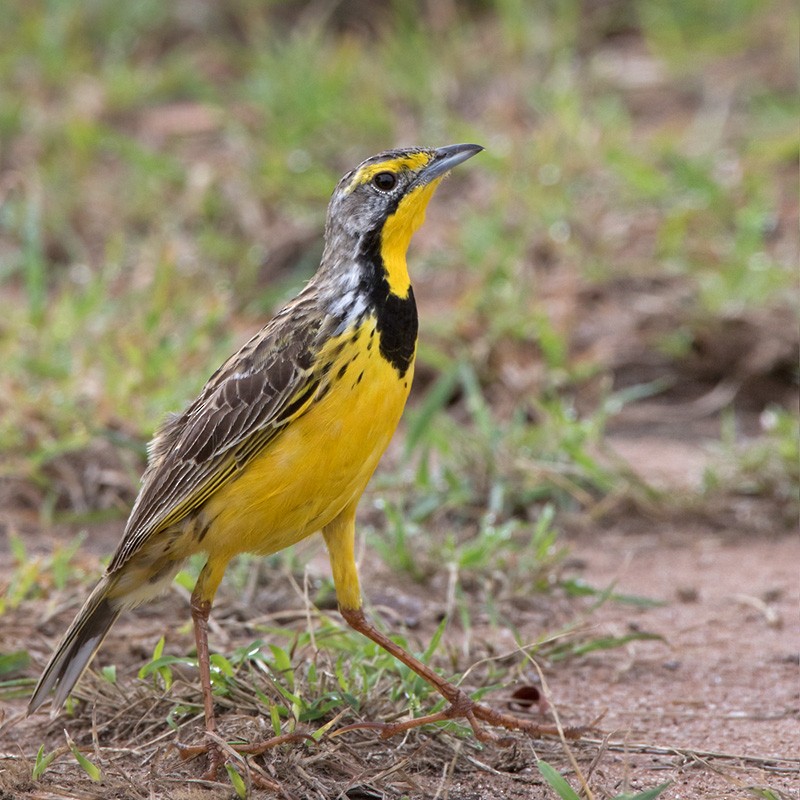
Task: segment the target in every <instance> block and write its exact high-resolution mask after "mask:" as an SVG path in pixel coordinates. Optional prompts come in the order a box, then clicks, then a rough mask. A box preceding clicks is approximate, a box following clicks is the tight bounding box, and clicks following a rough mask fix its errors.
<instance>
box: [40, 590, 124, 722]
mask: <svg viewBox="0 0 800 800" xmlns="http://www.w3.org/2000/svg"><path fill="white" fill-rule="evenodd" d="M114 583H115V582H114V579H113V578H109V577H108V576H106V577H104V578H103V579H102V580H101V581H100V583H98V584H97V586H96V587H95V590H94V591H93V592H92V593H91V594H90V595H89V599H88V600H87V601H86V602H85V603H84V605H83V608H82V609H81V610H80V612H79V613H78V615H77V616H76V617H75V619H74V620H73V622H72V625H70V626H69V629H68V630H67V632H66V633H65V634H64V638H63V639H62V640H61V642H60V643H59V645H58V647H57V648H56V651H55V653H53V655H52V657H51V658H50V661H49V663H48V664H47V666H46V667H45V670H44V672H43V673H42V677H41V678H39V683H38V684H36V689H35V690H34V692H33V696H32V697H31V700H30V703H28V714H32V713H33V712H34V711H36V709H37V708H39V706H41V705H42V703H44V701H45V700H46V699H47V697H48V695H49V694H50V692H51V691H52V690H54V689H55V697H54V698H53V706H52V707H53V710H54V711H55V710H57V709H59V708H61V706H62V705H64V702H65V700H66V699H67V696H68V695H69V693H70V692H71V691H72V687H73V686H75V684H76V683H77V682H78V679H79V678H80V677H81V675H83V671H84V670H85V669H86V667H87V666H88V664H89V662H90V661H91V660H92V656H93V655H94V654H95V652H96V651H97V648H98V647H100V644H101V642H102V641H103V639H105V637H106V634H107V633H108V630H109V628H110V627H111V626H112V625H113V624H114V620H116V618H117V617H118V616H119V615H120V612H121V611H122V610H123V609H124V608H125V604H124V603H120V602H119V601H118V600H117V601H115V600H113V599H111V597H110V594H111V592H112V590H113V588H114Z"/></svg>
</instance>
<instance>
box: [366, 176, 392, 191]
mask: <svg viewBox="0 0 800 800" xmlns="http://www.w3.org/2000/svg"><path fill="white" fill-rule="evenodd" d="M372 185H373V186H374V187H375V188H376V189H380V190H381V191H382V192H389V191H391V190H392V189H394V187H395V186H396V185H397V175H395V174H394V173H393V172H379V173H378V174H377V175H375V177H373V179H372Z"/></svg>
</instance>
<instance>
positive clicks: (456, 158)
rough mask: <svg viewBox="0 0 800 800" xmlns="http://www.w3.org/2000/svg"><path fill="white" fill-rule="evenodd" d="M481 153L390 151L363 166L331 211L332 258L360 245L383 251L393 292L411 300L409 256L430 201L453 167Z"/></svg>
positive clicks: (463, 147) (456, 147)
mask: <svg viewBox="0 0 800 800" xmlns="http://www.w3.org/2000/svg"><path fill="white" fill-rule="evenodd" d="M481 150H483V148H482V147H481V146H480V145H477V144H453V145H449V146H447V147H439V148H436V149H429V148H409V149H403V150H387V151H385V152H383V153H378V155H375V156H372V157H371V158H368V159H367V160H366V161H364V162H362V163H361V164H359V165H358V166H357V167H356V168H355V169H354V170H352V171H350V172H348V173H347V174H346V175H345V176H344V177H343V178H342V179H341V180H340V181H339V184H338V185H337V187H336V189H335V191H334V193H333V197H332V198H331V202H330V205H329V206H328V220H327V223H326V227H325V233H326V243H327V246H326V255H328V256H329V257H334V256H335V255H336V254H337V253H341V251H342V249H345V248H346V249H349V250H351V251H352V248H353V247H354V246H355V247H357V248H359V249H361V251H362V252H364V251H365V249H366V248H371V249H372V250H373V251H376V250H377V252H379V253H380V255H381V258H382V261H383V266H384V268H385V270H386V273H387V277H388V280H389V285H390V287H391V291H392V292H394V293H395V294H398V295H400V296H405V295H406V294H407V293H408V287H409V285H410V284H409V280H408V274H407V271H406V267H405V255H406V251H407V250H408V245H409V243H410V242H411V237H412V236H413V235H414V232H415V231H416V230H417V229H418V228H419V226H420V225H422V223H423V221H424V219H425V209H426V208H427V205H428V201H429V200H430V199H431V197H432V196H433V193H434V191H435V190H436V187H437V186H438V185H439V183H440V182H441V181H442V179H443V178H444V176H445V175H446V174H447V173H448V172H449V171H450V170H451V169H452V168H453V167H455V166H457V165H458V164H460V163H462V162H463V161H466V160H467V159H468V158H471V157H472V156H474V155H475V154H476V153H479V152H480V151H481ZM323 261H325V259H323Z"/></svg>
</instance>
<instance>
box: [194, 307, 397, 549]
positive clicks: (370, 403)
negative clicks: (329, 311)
mask: <svg viewBox="0 0 800 800" xmlns="http://www.w3.org/2000/svg"><path fill="white" fill-rule="evenodd" d="M374 330H375V320H374V318H370V319H368V320H367V322H366V323H364V324H363V325H362V326H361V328H360V329H359V330H358V331H357V333H356V334H354V332H353V331H352V330H351V331H349V332H346V333H345V334H343V335H342V336H341V337H337V338H336V339H334V340H331V341H330V342H329V343H328V344H327V345H326V348H325V350H324V351H323V352H322V353H321V354H320V357H321V358H323V359H324V358H325V357H326V354H327V353H330V352H335V351H336V350H337V349H338V347H339V346H340V345H341V344H342V342H345V343H346V344H345V346H344V347H343V348H342V350H341V353H339V355H338V356H337V357H336V360H335V362H334V364H333V366H332V368H331V370H330V372H329V374H330V375H331V376H332V379H333V380H332V382H331V386H330V389H329V390H328V391H327V393H325V395H324V396H323V397H321V398H320V399H319V400H318V401H316V402H315V403H314V404H313V405H312V406H311V407H310V408H309V410H308V411H307V412H306V413H305V414H304V415H303V416H301V417H298V418H297V419H295V420H293V421H292V422H291V423H290V424H289V425H288V426H287V427H286V429H285V430H284V431H283V432H282V433H281V434H280V435H279V436H278V437H277V438H275V439H274V440H273V441H272V442H270V444H269V445H268V446H267V447H266V448H265V449H264V452H263V453H261V454H260V455H258V456H256V457H255V458H254V459H253V460H252V461H251V462H250V463H249V464H248V465H247V467H246V468H245V470H244V471H243V473H242V474H241V476H239V477H238V478H236V479H235V480H234V481H232V482H230V483H229V484H226V485H225V486H223V487H222V488H221V489H220V490H219V491H218V492H216V493H215V494H214V495H213V496H212V497H211V498H210V499H209V501H208V503H207V504H206V507H205V509H204V510H205V514H206V517H207V518H208V519H211V520H213V522H212V525H211V527H210V529H209V531H208V534H207V535H206V537H205V539H204V540H203V543H202V544H203V549H204V550H206V551H208V552H209V554H210V556H212V557H219V558H222V559H227V558H229V557H231V556H233V555H235V554H237V553H242V552H255V553H260V554H268V553H275V552H277V551H279V550H282V549H283V548H285V547H288V546H289V545H291V544H294V543H295V542H297V541H299V540H300V539H303V538H304V537H306V536H309V535H310V534H312V533H314V532H315V531H317V530H319V529H320V528H321V527H323V526H324V525H326V524H327V523H328V522H330V521H331V520H332V519H333V518H334V517H336V516H337V515H338V514H339V512H340V511H341V510H342V509H343V508H344V507H345V506H346V505H347V504H348V503H350V502H351V501H353V500H355V499H357V498H358V497H360V495H361V494H362V492H363V491H364V488H365V487H366V485H367V482H368V481H369V479H370V477H371V476H372V473H373V472H374V470H375V467H376V466H377V464H378V461H379V460H380V457H381V456H382V455H383V452H384V451H385V450H386V447H387V445H388V444H389V441H390V439H391V438H392V435H393V434H394V431H395V429H396V427H397V423H398V422H399V420H400V416H401V414H402V413H403V408H404V406H405V403H406V399H407V397H408V392H409V389H410V387H411V379H412V376H413V362H412V365H411V367H410V369H409V370H408V372H407V373H406V374H405V375H404V376H403V377H402V378H399V377H398V373H397V371H396V370H395V369H394V368H393V367H392V366H391V365H390V364H389V363H388V362H387V361H386V360H385V359H384V358H383V357H382V356H381V354H380V352H379V348H378V346H377V342H376V339H377V337H376V336H375V334H374Z"/></svg>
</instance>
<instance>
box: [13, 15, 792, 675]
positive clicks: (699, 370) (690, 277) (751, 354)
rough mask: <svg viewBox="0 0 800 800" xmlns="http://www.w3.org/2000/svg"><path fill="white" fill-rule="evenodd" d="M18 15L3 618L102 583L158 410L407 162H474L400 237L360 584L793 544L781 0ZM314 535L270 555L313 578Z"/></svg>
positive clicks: (458, 590) (515, 574) (492, 578)
mask: <svg viewBox="0 0 800 800" xmlns="http://www.w3.org/2000/svg"><path fill="white" fill-rule="evenodd" d="M3 17H4V21H3V25H2V27H1V28H0V305H1V306H2V315H1V316H0V363H2V368H0V460H1V464H2V465H1V466H0V545H1V546H0V559H1V562H0V569H1V570H2V574H0V587H4V588H5V593H6V596H5V599H4V600H3V607H2V610H3V611H4V612H5V613H11V612H12V610H13V609H28V612H26V613H34V609H35V604H36V603H38V602H44V601H45V600H47V599H48V598H49V599H50V602H52V598H53V597H61V598H63V597H64V596H65V595H63V594H61V595H59V594H58V593H59V592H65V591H71V592H72V594H73V595H75V593H76V588H75V587H76V586H80V587H82V586H83V585H84V584H86V585H88V583H89V582H90V580H91V579H92V578H93V577H94V576H96V575H97V572H98V570H99V569H100V561H99V559H100V557H101V556H105V557H107V556H108V554H110V552H111V550H112V549H113V547H114V543H115V542H116V539H117V537H118V536H119V534H120V531H121V529H122V526H123V523H124V518H125V516H126V514H127V511H128V509H129V508H130V504H131V502H132V500H133V498H134V497H135V493H136V490H137V486H138V480H139V476H140V474H141V471H142V468H143V466H144V463H145V443H146V441H147V440H148V438H149V437H150V436H151V435H152V433H153V431H154V429H155V427H156V426H157V425H158V423H159V421H160V420H161V419H163V417H164V415H165V414H166V413H168V412H170V411H175V410H178V409H180V408H182V407H183V406H184V405H185V404H186V403H187V402H188V401H189V400H190V399H191V398H192V397H193V396H194V395H195V393H196V392H197V391H198V390H199V389H200V387H201V386H202V385H203V383H204V382H205V380H206V379H207V378H208V376H209V375H210V374H211V372H212V371H213V370H214V369H215V368H216V366H217V365H218V364H219V363H220V362H221V361H222V360H223V359H224V358H226V357H227V356H228V355H229V354H230V352H232V351H233V350H235V349H236V348H238V346H239V345H240V344H241V343H242V342H243V341H244V340H245V339H246V338H248V337H249V336H250V335H251V334H252V333H254V332H255V331H256V330H257V329H258V328H260V327H261V326H262V325H263V324H264V322H265V321H266V320H267V319H268V318H269V316H270V315H271V313H273V312H274V311H275V310H277V308H278V307H279V306H280V305H281V304H282V303H283V302H285V301H286V300H288V299H289V298H290V297H292V296H293V295H294V294H295V293H296V292H297V291H298V290H299V288H300V287H301V286H302V285H303V283H304V282H305V281H306V280H307V279H308V278H309V277H310V275H311V274H312V273H313V271H314V270H315V268H316V266H317V264H318V259H319V256H320V253H321V249H322V238H321V237H322V230H323V225H324V218H325V207H326V203H327V200H328V198H329V196H330V193H331V191H332V189H333V187H334V185H335V183H336V181H337V180H338V179H339V177H340V176H341V174H343V173H344V172H345V171H346V170H348V169H350V168H352V167H353V166H355V165H356V164H357V163H358V162H360V161H361V160H362V159H364V158H366V157H368V156H370V155H372V154H373V153H375V152H378V151H380V150H383V149H386V148H388V147H392V146H403V145H409V146H410V145H424V146H440V145H445V144H451V143H455V142H462V141H464V142H477V143H479V144H482V145H483V146H484V147H485V148H486V150H485V152H484V153H481V154H480V156H479V157H477V158H475V159H474V160H471V161H470V162H469V163H468V164H467V165H465V166H464V167H463V168H460V169H459V170H458V171H457V173H456V174H454V175H453V176H452V177H451V178H450V179H449V180H448V181H447V182H446V183H445V184H444V185H443V186H442V187H441V189H440V190H439V192H438V193H437V196H436V197H435V199H434V200H433V202H432V203H431V207H430V209H429V212H428V221H427V223H426V225H425V226H424V228H423V229H422V230H421V231H420V232H419V233H418V234H417V236H416V238H415V241H414V243H413V244H412V248H411V252H410V254H409V262H410V267H411V273H412V277H413V280H414V283H415V292H416V296H417V298H418V302H419V305H420V316H421V339H420V347H419V360H418V371H417V378H416V382H415V386H414V392H413V395H412V398H411V400H410V404H409V409H408V411H407V414H406V416H405V418H404V421H403V423H402V427H401V433H400V434H399V435H398V437H396V441H395V442H394V443H393V445H392V448H391V450H390V451H389V453H388V454H387V457H386V459H385V460H384V462H383V464H382V467H381V468H380V469H379V473H378V475H377V476H376V479H375V480H374V482H373V484H372V486H371V489H370V490H369V493H368V495H367V497H365V500H364V503H363V504H362V516H361V523H362V529H363V531H364V532H365V535H366V537H367V546H366V548H365V555H364V558H365V559H367V560H368V559H373V560H374V562H373V566H372V567H371V568H370V569H371V570H372V571H373V572H374V573H375V574H379V575H382V574H386V575H390V576H391V577H390V578H387V583H391V582H392V581H395V580H396V581H398V582H400V583H405V584H407V585H408V586H410V587H412V588H410V589H409V590H408V591H409V593H410V595H413V594H414V593H415V592H417V591H422V592H425V593H426V594H427V593H430V592H433V593H434V594H435V593H436V592H437V591H440V592H445V589H447V586H449V587H450V589H448V590H447V592H446V594H447V599H446V601H445V600H442V603H445V602H446V610H447V611H448V612H449V613H452V612H453V611H454V609H456V610H457V611H458V612H459V614H460V621H461V624H462V625H463V626H464V627H465V628H468V627H469V624H470V615H471V614H472V613H473V611H474V609H475V608H476V607H480V608H485V606H486V603H487V602H490V601H491V599H492V598H495V599H497V597H498V596H499V595H498V592H499V590H498V588H497V587H498V585H501V586H502V587H505V589H508V591H509V592H510V595H514V593H516V594H517V595H519V594H520V592H522V593H529V592H531V591H533V590H536V589H541V590H546V589H550V590H552V589H553V588H554V587H556V586H558V587H560V588H561V590H562V592H565V593H566V594H567V595H570V596H573V595H574V596H577V595H580V594H581V593H582V592H583V591H584V589H582V588H581V587H580V586H579V585H578V583H577V582H575V581H574V580H573V581H572V583H570V582H569V581H567V580H566V579H564V571H563V570H564V568H565V567H564V564H565V559H567V562H568V560H569V557H568V556H567V555H566V553H567V544H568V543H569V542H570V541H572V538H571V537H576V538H575V541H577V542H578V543H579V542H580V541H581V536H583V535H587V531H588V532H593V531H595V532H596V531H597V530H599V529H603V530H608V529H615V530H619V529H621V528H622V529H626V530H627V529H634V530H642V529H646V530H648V531H651V530H652V529H653V526H654V525H656V526H657V525H667V526H673V527H674V526H675V525H678V526H679V527H680V525H681V524H684V523H685V524H690V527H691V526H697V525H701V526H706V527H707V528H708V529H710V530H714V531H735V532H743V533H746V534H747V535H751V534H757V535H758V536H764V537H766V538H767V539H768V538H769V537H772V536H774V535H775V534H776V533H780V532H781V531H786V530H791V529H793V528H794V527H795V526H796V524H797V513H798V482H799V481H800V476H799V475H798V469H799V467H798V404H797V392H798V324H797V300H798V273H797V264H798V230H797V218H798V132H797V119H798V110H799V109H798V36H799V35H800V34H798V15H797V9H796V7H795V5H794V4H792V3H789V2H784V1H783V0H767V2H765V1H764V0H728V1H727V2H724V3H720V2H717V0H694V2H685V3H679V2H664V0H640V1H639V2H633V1H632V0H549V1H543V2H524V0H495V2H491V0H472V2H456V0H439V1H434V0H428V1H427V2H424V1H423V0H419V1H417V2H414V0H396V1H395V2H390V3H372V2H366V0H363V1H362V2H359V1H358V0H349V1H348V0H342V2H325V1H324V0H318V1H316V2H314V1H308V2H299V1H297V2H292V1H287V2H263V1H259V0H229V1H228V2H212V1H211V0H191V1H190V0H179V1H178V2H172V3H165V2H162V0H140V1H139V2H135V3H120V2H116V0H81V1H80V2H77V1H72V0H61V1H60V2H46V1H45V0H34V1H31V0H5V2H4V4H3ZM686 520H690V521H691V523H686ZM676 521H677V522H676ZM698 521H699V522H698ZM692 530H694V528H692ZM76 535H77V536H78V537H79V538H77V539H76V538H75V537H76ZM592 535H594V534H592ZM308 547H309V548H312V549H310V550H301V554H300V555H296V554H290V555H285V556H282V557H281V558H282V559H284V560H283V561H281V560H280V559H278V560H277V561H273V562H270V564H271V565H272V566H275V565H276V564H277V565H279V566H280V565H283V568H284V569H289V570H290V571H291V570H292V569H295V568H296V567H297V565H298V564H300V566H299V567H297V568H299V569H300V573H301V574H302V569H303V567H302V564H303V563H304V562H305V561H307V560H309V559H311V560H312V562H313V559H314V558H317V557H318V555H314V554H315V553H316V554H318V553H319V549H313V548H315V547H317V548H318V546H317V545H309V546H308ZM77 552H83V553H87V552H88V553H90V554H91V555H90V556H85V555H84V556H79V555H76V553H77ZM32 553H37V554H38V555H39V557H38V558H37V559H32V558H31V554H32ZM54 554H55V555H54ZM75 559H77V560H75ZM287 559H288V560H287ZM321 564H322V566H321V567H320V568H319V575H320V576H321V577H319V581H320V584H319V585H320V587H322V588H320V596H329V595H330V586H329V584H325V581H326V580H327V575H326V567H325V565H324V557H323V561H322V562H321ZM69 565H71V566H69ZM287 565H288V567H287ZM445 565H449V566H448V567H445ZM573 566H574V565H573ZM447 570H450V571H449V572H448V571H447ZM453 570H455V572H454V571H453ZM454 574H457V576H458V579H457V580H456V581H455V584H454V583H453V581H454V578H453V575H454ZM498 574H502V580H501V582H500V584H498V583H497V581H498V580H499V578H498ZM243 580H244V579H243ZM570 580H571V579H570ZM448 581H449V584H448ZM186 583H187V585H190V581H189V579H187V581H186ZM376 585H377V584H376ZM413 587H416V588H413ZM437 587H438V588H437ZM454 587H455V588H454ZM82 591H83V589H82V588H81V589H80V591H79V592H77V594H78V595H79V594H80V592H82ZM326 592H327V594H326ZM54 593H55V594H54ZM500 594H502V593H500ZM70 596H72V595H70ZM320 602H322V601H320ZM387 602H389V601H387ZM323 605H324V603H323ZM20 613H21V612H20ZM404 613H405V612H404ZM498 614H499V618H501V619H502V618H503V616H502V613H500V612H498ZM187 641H188V640H187ZM462 649H463V650H464V652H465V653H466V652H467V651H469V647H468V646H466V645H465V646H464V647H463V648H462ZM462 666H463V665H462ZM34 672H35V670H34V669H32V668H31V669H30V671H29V674H30V675H33V674H34Z"/></svg>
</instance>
